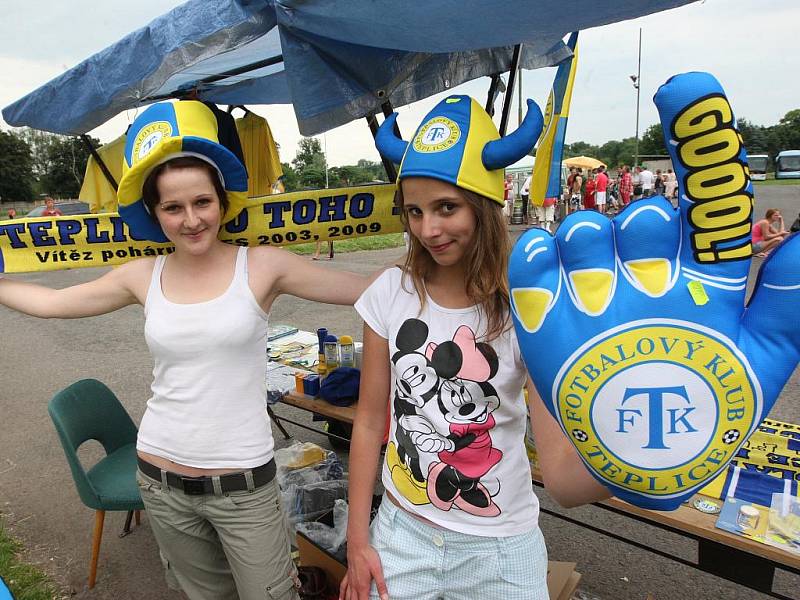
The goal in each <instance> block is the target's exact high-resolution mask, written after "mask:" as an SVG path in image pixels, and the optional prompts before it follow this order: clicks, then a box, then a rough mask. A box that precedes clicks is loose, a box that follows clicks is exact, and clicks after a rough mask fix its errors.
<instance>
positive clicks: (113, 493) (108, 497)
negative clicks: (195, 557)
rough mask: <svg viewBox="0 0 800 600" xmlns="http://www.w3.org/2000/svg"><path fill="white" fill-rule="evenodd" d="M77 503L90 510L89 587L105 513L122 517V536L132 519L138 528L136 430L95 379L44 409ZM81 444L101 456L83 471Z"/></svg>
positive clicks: (60, 394) (71, 389)
mask: <svg viewBox="0 0 800 600" xmlns="http://www.w3.org/2000/svg"><path fill="white" fill-rule="evenodd" d="M47 410H48V412H49V413H50V417H51V418H52V419H53V424H54V425H55V426H56V431H57V432H58V437H59V438H60V439H61V445H62V446H63V448H64V453H65V454H66V455H67V462H68V463H69V468H70V470H71V471H72V479H73V480H74V481H75V487H77V488H78V495H80V497H81V501H83V503H84V504H85V505H86V506H88V507H89V508H93V509H94V510H95V520H94V534H93V538H92V562H91V565H90V568H89V588H90V589H91V588H93V587H94V584H95V579H96V577H97V558H98V556H99V554H100V540H101V539H102V537H103V521H104V520H105V514H106V511H107V510H124V511H127V512H128V515H127V518H126V521H125V529H124V530H123V533H122V535H126V534H127V533H128V532H129V531H130V523H131V518H132V516H133V515H134V513H135V515H136V524H137V525H138V524H139V511H140V510H142V509H143V508H144V506H143V504H142V498H141V496H140V495H139V488H138V486H137V485H136V434H137V431H136V425H134V424H133V421H132V420H131V418H130V416H128V413H127V412H125V409H124V408H123V406H122V404H120V401H119V400H118V399H117V397H116V396H115V395H114V392H112V391H111V390H110V389H108V388H107V387H106V386H105V385H104V384H102V383H100V382H99V381H97V380H95V379H83V380H81V381H78V382H76V383H73V384H72V385H70V386H69V387H67V388H65V389H63V390H61V391H60V392H58V393H57V394H56V395H55V396H54V397H53V399H52V400H51V401H50V404H49V405H48V407H47ZM87 440H97V441H98V442H100V443H101V444H102V445H103V448H104V449H105V451H106V457H105V458H103V459H101V460H100V462H98V463H97V464H96V465H94V466H93V467H92V468H91V469H89V470H88V471H87V470H85V469H84V468H83V466H82V465H81V462H80V460H79V459H78V454H77V450H78V448H79V447H80V446H81V445H82V444H83V443H84V442H86V441H87Z"/></svg>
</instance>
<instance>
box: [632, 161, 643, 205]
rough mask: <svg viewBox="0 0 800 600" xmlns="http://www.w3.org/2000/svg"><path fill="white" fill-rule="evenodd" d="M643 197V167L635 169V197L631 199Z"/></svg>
mask: <svg viewBox="0 0 800 600" xmlns="http://www.w3.org/2000/svg"><path fill="white" fill-rule="evenodd" d="M641 197H642V167H634V169H633V197H632V198H631V200H639V199H640V198H641Z"/></svg>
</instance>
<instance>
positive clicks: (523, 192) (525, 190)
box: [519, 173, 552, 225]
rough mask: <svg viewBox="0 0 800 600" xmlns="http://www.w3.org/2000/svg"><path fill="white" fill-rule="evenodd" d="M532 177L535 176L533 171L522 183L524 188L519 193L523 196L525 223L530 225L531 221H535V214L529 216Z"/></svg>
mask: <svg viewBox="0 0 800 600" xmlns="http://www.w3.org/2000/svg"><path fill="white" fill-rule="evenodd" d="M531 177H533V174H532V173H531V174H530V175H528V176H527V177H526V178H525V183H523V184H522V188H521V189H520V191H519V195H520V196H522V222H523V223H525V225H530V224H531V221H533V215H531V217H530V218H528V198H530V193H531ZM531 212H533V211H531ZM537 214H538V213H537ZM551 220H552V219H551ZM540 222H541V221H540Z"/></svg>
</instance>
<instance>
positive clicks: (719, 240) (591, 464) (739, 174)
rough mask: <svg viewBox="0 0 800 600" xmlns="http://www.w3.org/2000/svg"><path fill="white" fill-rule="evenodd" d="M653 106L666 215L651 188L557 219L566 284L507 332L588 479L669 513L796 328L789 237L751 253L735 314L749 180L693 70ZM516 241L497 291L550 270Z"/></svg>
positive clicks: (721, 451)
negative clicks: (672, 198) (757, 268)
mask: <svg viewBox="0 0 800 600" xmlns="http://www.w3.org/2000/svg"><path fill="white" fill-rule="evenodd" d="M655 101H656V104H657V106H658V109H659V114H660V117H661V121H662V126H663V130H664V132H665V138H666V139H665V141H666V143H667V147H668V149H669V152H670V156H671V158H672V162H673V165H674V167H675V171H676V175H677V177H678V185H679V197H680V200H679V208H678V210H677V211H676V210H675V209H673V208H672V206H671V205H670V203H669V202H667V201H666V200H665V199H663V198H660V197H656V198H651V199H648V200H643V201H638V202H634V203H633V204H631V206H630V207H629V208H627V209H626V210H625V211H623V212H622V213H621V214H620V215H618V216H617V217H615V219H614V221H613V225H612V224H611V222H610V221H608V220H607V219H606V218H605V217H604V216H602V215H599V214H596V213H588V212H584V213H581V212H579V213H577V214H575V215H570V217H568V218H567V219H565V220H564V222H563V223H562V224H561V226H560V227H559V229H558V232H557V234H556V242H557V244H558V256H559V261H560V272H561V279H560V285H561V288H563V290H565V291H566V292H565V291H562V292H561V293H560V295H559V299H558V300H557V301H555V302H553V303H552V305H551V306H550V307H549V310H548V311H547V313H546V315H545V316H544V318H543V321H542V322H541V323H539V324H538V326H537V327H536V328H534V329H531V328H525V327H524V326H523V324H522V323H521V321H520V319H518V318H516V317H515V326H516V328H517V337H518V339H519V342H520V347H521V349H522V354H523V356H524V358H525V362H526V364H527V365H528V368H529V371H530V374H531V377H532V379H533V381H534V383H535V385H536V387H537V390H538V391H539V393H540V395H541V396H542V399H543V400H544V402H545V405H546V406H547V408H548V410H550V412H551V413H552V414H553V416H554V417H555V418H556V420H557V421H558V423H559V424H560V426H561V428H562V430H563V431H564V433H565V435H567V437H568V438H569V439H570V440H571V441H572V443H573V445H574V446H575V448H576V449H577V450H578V453H579V455H580V456H581V458H582V460H583V461H584V463H585V464H586V466H587V468H588V470H589V471H590V472H591V473H592V475H593V476H594V477H595V478H596V479H598V480H599V481H600V482H601V483H603V484H604V485H606V486H607V487H608V488H609V489H610V490H611V491H612V493H614V494H615V495H617V496H618V497H620V498H622V499H624V500H627V501H629V502H631V503H633V504H636V505H638V506H642V507H645V508H653V509H661V510H671V509H674V508H677V507H678V506H679V505H680V504H681V502H682V501H683V500H684V499H686V498H688V497H689V496H691V495H692V494H694V493H695V492H697V491H698V490H700V489H702V488H703V487H704V486H705V485H706V484H707V483H709V482H710V481H711V480H712V479H713V478H714V477H715V476H716V475H717V474H719V473H720V472H721V471H722V470H723V469H725V468H726V466H727V464H728V462H729V461H730V460H731V458H732V457H733V456H734V455H735V454H736V452H737V450H738V448H739V447H740V446H741V445H742V444H743V443H744V441H745V440H746V439H747V437H748V436H749V435H750V434H751V433H752V432H753V431H754V430H755V428H756V426H757V425H758V423H759V422H760V421H761V420H762V419H763V418H764V417H765V416H766V415H767V412H768V411H769V409H770V408H771V407H772V405H773V404H774V402H775V399H776V398H777V396H778V394H779V393H780V390H781V388H782V387H783V385H784V383H785V381H786V379H787V377H788V376H789V375H790V374H791V372H792V370H793V369H794V368H795V366H796V365H797V362H798V358H799V357H800V331H796V330H797V328H795V327H791V326H787V323H792V322H793V319H794V314H795V311H796V306H797V305H798V303H799V302H800V238H796V239H792V240H790V241H788V242H786V243H785V244H784V245H782V246H781V247H779V248H778V249H777V250H776V251H775V252H774V258H771V259H770V260H768V261H766V264H765V266H764V269H763V272H762V273H761V275H760V277H759V281H758V284H757V286H756V292H755V294H754V296H753V300H752V302H751V303H750V306H749V307H748V308H747V309H746V310H745V308H744V296H745V292H746V287H747V276H748V272H749V267H750V257H751V254H752V249H751V246H750V229H751V226H752V211H753V203H752V185H751V183H750V179H749V171H748V169H747V165H746V151H745V149H744V147H743V146H742V143H741V137H740V136H739V134H738V132H737V131H736V129H735V125H736V121H735V117H734V114H733V110H732V109H731V107H730V105H729V103H728V100H727V98H726V97H725V95H724V92H723V90H722V87H721V86H720V85H719V83H718V82H717V80H716V79H714V77H712V76H711V75H708V74H706V73H687V74H684V75H677V76H675V77H673V78H671V79H670V80H669V81H668V82H667V83H666V84H664V85H663V86H662V87H661V88H660V89H659V91H658V93H657V94H656V97H655ZM523 241H524V240H520V242H519V243H523ZM518 248H519V245H518V247H517V248H515V250H514V252H513V253H512V256H511V264H510V267H509V268H510V270H509V274H510V284H511V295H512V298H513V297H514V294H515V293H517V292H518V288H519V287H521V286H524V285H530V282H531V281H536V280H541V281H548V282H550V283H549V284H550V285H552V284H553V283H552V282H553V281H555V280H556V279H555V273H556V272H557V271H558V269H557V268H556V265H554V264H553V262H552V256H551V257H549V262H547V264H546V265H545V264H544V263H542V264H541V266H543V267H545V266H546V272H547V274H546V275H535V274H532V273H530V272H527V273H526V272H525V271H524V270H523V268H522V264H521V262H522V261H523V260H524V256H525V253H524V252H522V251H519V250H518ZM534 266H537V267H538V266H540V265H539V264H538V263H537V264H535V265H534ZM529 268H530V267H529ZM593 272H594V273H606V277H612V278H613V284H612V285H611V286H608V285H607V286H605V288H603V289H605V290H608V289H611V291H610V292H608V294H607V295H608V298H607V302H605V301H604V302H600V301H599V300H597V299H596V298H599V297H602V296H603V293H605V292H598V291H597V290H595V292H596V298H595V302H594V303H593V304H592V303H588V304H592V305H593V307H594V308H593V309H591V310H587V302H581V301H580V297H581V296H582V295H583V296H585V295H586V292H585V291H584V292H583V293H581V292H580V291H576V285H575V284H576V277H575V274H576V273H577V274H580V273H593ZM523 273H524V275H523ZM608 274H613V275H608ZM537 278H538V279H537ZM597 289H600V288H599V287H598V288H597ZM576 298H577V299H578V300H577V301H576ZM601 305H602V306H601Z"/></svg>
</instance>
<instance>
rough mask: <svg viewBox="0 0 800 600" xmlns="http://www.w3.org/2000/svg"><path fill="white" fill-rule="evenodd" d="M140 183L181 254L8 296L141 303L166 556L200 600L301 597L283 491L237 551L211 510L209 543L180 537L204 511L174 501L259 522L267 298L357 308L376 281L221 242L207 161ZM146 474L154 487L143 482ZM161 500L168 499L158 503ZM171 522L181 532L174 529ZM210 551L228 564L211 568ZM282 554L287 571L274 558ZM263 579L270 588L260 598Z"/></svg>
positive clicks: (29, 305)
mask: <svg viewBox="0 0 800 600" xmlns="http://www.w3.org/2000/svg"><path fill="white" fill-rule="evenodd" d="M148 186H149V189H150V191H149V195H148V191H147V189H148ZM143 187H144V195H143V199H144V202H145V204H147V205H148V206H149V209H150V214H151V215H153V217H154V218H155V220H156V221H157V223H158V224H159V225H160V227H161V229H162V230H163V232H164V234H165V235H166V237H167V238H168V239H169V240H170V241H171V242H172V243H173V244H174V245H175V251H174V252H173V253H171V254H170V255H168V256H167V257H158V258H142V259H138V260H134V261H132V262H129V263H126V264H123V265H121V266H120V267H118V268H116V269H113V270H111V271H109V272H108V273H106V274H105V275H103V276H102V277H100V278H98V279H96V280H94V281H90V282H88V283H84V284H81V285H76V286H73V287H69V288H65V289H61V290H54V289H50V288H47V287H43V286H39V285H34V284H30V283H24V282H21V281H14V280H13V279H0V303H2V304H4V305H6V306H8V307H10V308H12V309H15V310H18V311H20V312H23V313H26V314H29V315H32V316H37V317H43V318H76V317H89V316H95V315H101V314H105V313H109V312H112V311H115V310H117V309H120V308H123V307H125V306H128V305H130V304H141V305H142V306H143V307H144V310H145V315H146V325H145V337H146V339H147V342H148V346H149V347H150V350H151V353H152V354H153V357H154V362H155V367H154V382H153V386H152V391H153V395H152V397H151V398H150V400H149V401H148V408H147V411H146V413H145V416H144V417H143V420H142V425H141V430H140V437H139V441H138V444H137V450H138V454H139V458H140V474H139V477H140V487H142V490H143V491H142V496H143V499H144V501H145V507H146V508H147V509H148V516H149V520H150V523H151V526H152V528H153V531H154V533H155V534H156V538H157V540H158V541H159V545H160V548H161V552H162V555H164V556H165V557H166V558H167V559H168V561H169V562H170V563H171V564H172V565H180V566H179V568H177V569H176V572H175V575H176V576H177V579H178V582H179V583H180V585H181V586H182V587H183V589H184V591H185V592H186V593H187V594H188V595H189V597H190V598H192V599H200V598H209V599H210V598H223V597H230V598H236V597H240V598H251V597H258V598H264V597H276V598H294V597H296V590H295V587H296V583H297V580H296V577H295V573H294V571H293V566H292V563H291V558H290V556H289V546H288V539H287V534H286V530H285V528H283V526H282V516H281V515H280V503H279V502H277V500H272V499H271V500H269V502H273V503H275V504H272V509H273V512H276V511H277V513H276V514H278V516H279V517H281V518H279V519H277V521H276V522H277V523H278V524H279V525H280V526H276V527H274V528H272V529H271V530H270V531H267V530H264V532H263V533H261V534H257V535H258V537H259V538H260V539H257V540H255V541H253V542H252V543H251V542H249V541H247V542H246V543H245V544H244V547H243V548H238V549H237V550H236V554H237V556H233V554H234V553H232V552H231V543H230V542H229V541H228V540H226V538H225V535H226V530H227V529H228V528H229V524H228V523H227V522H226V524H225V525H224V527H223V526H219V525H218V523H216V522H210V521H212V519H210V518H209V519H206V520H207V521H209V522H210V527H211V528H213V529H214V530H215V531H211V530H210V529H209V531H210V533H208V535H206V536H205V537H202V536H201V537H202V539H199V538H195V537H193V534H192V533H185V532H183V533H182V535H181V536H178V537H177V538H176V537H175V536H174V535H172V533H174V531H172V530H174V529H175V526H174V523H173V522H172V521H174V520H176V519H177V520H185V519H186V518H188V517H186V515H185V514H180V515H178V514H177V512H179V511H180V510H188V511H190V512H191V511H192V510H194V509H193V508H192V506H189V505H188V504H187V505H186V506H183V508H180V509H176V508H175V507H174V506H167V503H166V500H167V499H170V500H172V501H180V502H184V503H187V502H189V501H190V500H192V499H193V498H195V496H194V494H198V493H199V494H201V495H202V494H205V500H206V501H208V502H209V503H210V502H211V501H212V499H214V498H216V499H217V500H224V501H225V502H228V504H229V506H230V512H231V514H230V515H227V514H224V513H225V510H224V509H223V510H222V513H223V514H222V515H221V516H220V517H219V519H222V520H224V518H227V517H228V516H230V517H232V518H231V519H230V520H232V521H233V522H234V523H233V524H232V525H230V529H231V530H235V525H236V523H235V521H236V520H237V518H238V517H236V515H237V514H238V513H237V512H236V511H243V516H242V519H240V521H242V524H243V526H242V527H240V530H239V531H237V532H236V533H235V537H238V538H240V537H243V536H244V537H246V533H242V531H245V532H247V531H255V530H256V529H257V527H256V526H257V525H259V524H258V523H253V522H252V519H253V514H254V513H252V511H250V509H251V508H252V507H249V506H246V502H245V501H244V500H242V499H241V496H246V495H247V494H248V493H250V492H255V493H257V492H258V491H259V489H260V486H262V485H266V484H265V483H264V482H265V481H266V480H271V479H272V477H271V476H270V472H269V468H270V464H271V465H272V469H273V470H272V473H274V463H272V462H271V461H272V435H271V431H270V426H269V421H268V418H267V416H266V414H265V409H264V407H265V400H266V395H265V393H266V390H265V389H264V380H265V377H264V371H265V365H264V352H265V346H266V332H267V317H268V314H269V311H270V308H271V307H272V304H273V302H274V301H275V299H276V298H277V297H278V296H279V295H281V294H291V295H295V296H298V297H301V298H305V299H308V300H315V301H318V302H326V303H331V304H345V305H346V304H350V305H352V304H353V303H354V301H355V300H356V299H357V298H358V297H359V295H360V294H361V293H362V291H363V290H364V289H365V287H366V284H367V281H366V279H365V278H364V277H362V276H360V275H356V274H353V273H347V272H342V271H333V270H329V269H326V268H322V267H318V266H316V265H315V264H314V263H311V262H309V261H307V260H304V259H302V258H300V257H298V256H296V255H294V254H292V253H290V252H286V251H283V250H281V249H278V248H270V247H265V246H262V247H255V248H238V247H236V246H232V245H229V244H226V243H223V242H221V241H220V240H219V239H218V237H217V233H218V231H219V229H220V227H221V224H222V223H221V219H222V214H223V213H224V208H226V207H227V206H226V198H225V188H224V187H223V184H222V182H221V181H220V179H219V176H218V169H217V168H215V166H214V165H213V164H210V163H209V161H208V159H203V160H201V159H199V158H195V157H187V156H184V157H180V158H175V159H171V160H168V161H167V162H164V163H161V164H160V165H158V166H157V167H155V168H154V169H153V170H152V171H151V172H150V174H149V176H148V177H147V180H146V181H145V184H144V186H143ZM145 468H146V469H147V471H145V470H144V469H145ZM142 473H144V474H145V475H148V476H149V477H150V478H149V479H148V478H146V477H143V476H142ZM154 474H155V475H154ZM231 474H233V475H231ZM158 475H160V479H161V481H160V482H159V481H158V480H159V477H158ZM217 476H222V477H217ZM191 478H198V479H191ZM237 478H238V479H237ZM142 481H146V482H149V483H147V484H146V485H144V486H143V485H142V484H141V482H142ZM231 481H233V482H237V481H241V482H245V483H243V484H242V485H243V486H244V487H245V488H246V489H243V490H242V489H241V486H239V487H236V486H235V485H234V486H233V487H232V489H234V490H236V491H234V492H230V493H229V492H226V491H225V490H226V486H229V485H231V484H229V483H226V482H231ZM197 482H199V483H197ZM220 482H222V484H220ZM159 483H163V484H165V485H164V486H159V485H158V484H159ZM270 483H271V485H272V486H274V485H275V483H274V481H271V482H270ZM237 494H238V496H237ZM274 496H275V494H273V497H274ZM237 498H238V500H237ZM231 499H233V500H236V502H233V501H232V500H231ZM155 500H163V501H164V502H161V503H160V504H159V505H158V506H155V505H154V504H152V503H153V502H154V501H155ZM193 506H202V503H201V504H196V505H193ZM223 506H224V504H223ZM261 509H263V507H261ZM247 511H250V512H247ZM196 512H197V514H195V515H194V517H196V518H197V519H200V520H201V521H202V519H203V518H204V517H203V514H202V512H201V511H200V510H199V509H198V510H197V511H196ZM234 513H235V514H234ZM176 515H177V516H176ZM248 519H250V520H251V521H248ZM208 524H209V523H206V525H208ZM201 525H202V523H201ZM193 527H194V525H193ZM197 527H198V528H199V525H198V526H197ZM167 530H169V531H171V532H172V533H170V534H169V535H167V534H165V533H164V531H167ZM170 535H172V537H169V536H170ZM265 537H266V538H267V539H264V538H265ZM168 538H169V539H168ZM209 540H210V541H209ZM198 545H199V546H204V547H205V546H207V548H205V550H203V552H202V553H201V554H202V555H203V558H197V556H198V554H197V553H196V552H195V549H196V548H195V546H198ZM264 548H267V549H272V550H275V549H277V551H276V552H272V553H270V552H267V551H265V550H264ZM209 557H211V558H209ZM212 560H216V561H217V563H218V564H216V563H213V562H212V563H211V564H207V563H209V561H212ZM227 563H230V564H227ZM278 563H279V564H280V565H286V567H285V568H284V567H282V566H279V567H276V564H278ZM276 568H277V572H278V573H281V569H283V571H282V575H280V576H279V577H278V579H277V580H273V581H265V580H261V579H260V578H263V577H264V575H263V574H262V573H263V572H268V571H269V570H270V569H271V570H272V571H275V570H276ZM274 577H275V576H273V578H274ZM271 586H272V587H271ZM265 589H267V590H269V589H272V593H273V594H274V595H273V596H270V595H267V596H264V590H265Z"/></svg>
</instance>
